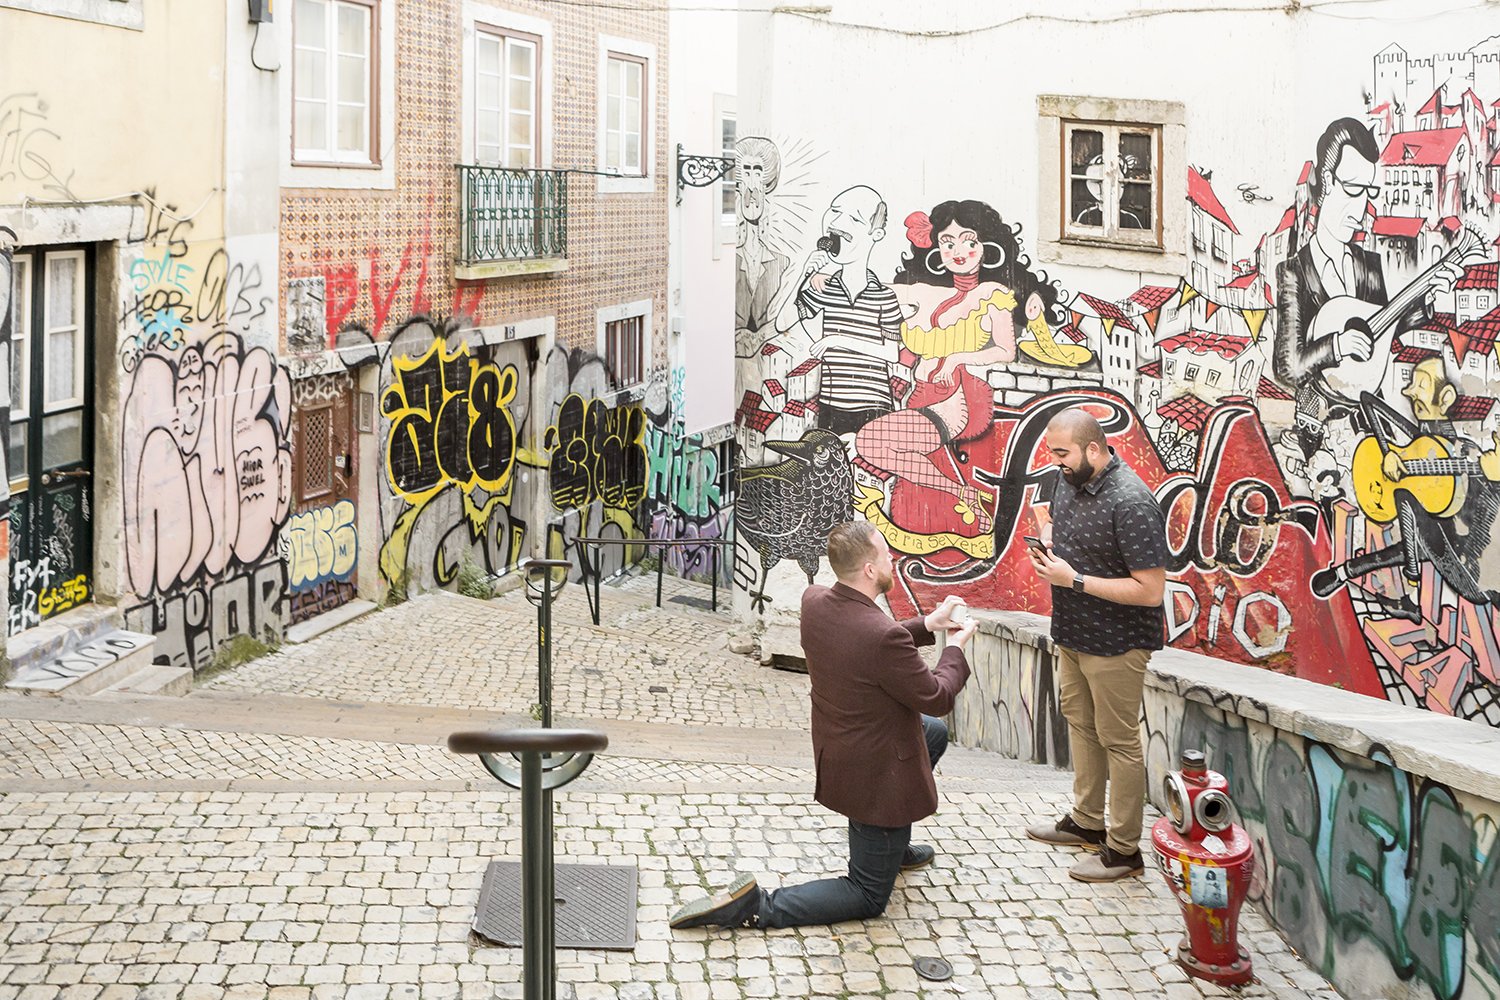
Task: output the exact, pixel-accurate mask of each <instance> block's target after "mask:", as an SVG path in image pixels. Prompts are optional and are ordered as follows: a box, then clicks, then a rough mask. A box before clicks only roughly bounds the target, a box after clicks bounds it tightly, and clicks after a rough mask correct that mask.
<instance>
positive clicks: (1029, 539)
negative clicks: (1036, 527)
mask: <svg viewBox="0 0 1500 1000" xmlns="http://www.w3.org/2000/svg"><path fill="white" fill-rule="evenodd" d="M1021 539H1022V540H1023V541H1024V542H1025V543H1026V544H1027V545H1028V546H1030V547H1031V548H1033V549H1036V550H1037V552H1039V553H1042V554H1043V555H1045V554H1046V552H1047V546H1045V545H1043V544H1042V540H1041V539H1040V538H1038V537H1036V536H1035V535H1022V536H1021Z"/></svg>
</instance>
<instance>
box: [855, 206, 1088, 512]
mask: <svg viewBox="0 0 1500 1000" xmlns="http://www.w3.org/2000/svg"><path fill="white" fill-rule="evenodd" d="M1019 233H1020V229H1019V227H1012V226H1009V225H1007V224H1006V223H1005V222H1004V221H1003V220H1001V218H1000V214H999V213H998V212H996V211H995V210H994V209H993V208H991V207H990V206H989V205H986V204H985V203H984V202H981V201H973V200H968V201H945V202H943V203H942V204H940V205H938V206H937V207H935V208H934V209H933V210H932V212H931V213H927V212H913V213H912V214H911V215H908V216H907V217H906V235H907V239H908V240H910V242H911V250H910V252H909V253H908V254H906V255H905V256H904V257H903V258H902V266H901V268H900V270H898V271H897V272H896V276H895V278H894V279H893V281H892V288H893V289H894V290H895V292H896V298H897V300H898V301H899V302H900V304H901V307H902V311H903V313H904V315H905V317H906V318H905V320H904V321H903V323H902V325H901V339H902V342H903V344H904V345H905V348H906V350H905V352H903V360H904V361H906V362H907V363H908V364H911V365H912V366H913V372H914V374H915V377H916V386H915V388H914V389H913V390H912V393H911V396H910V398H909V399H908V400H907V402H906V406H907V408H906V409H904V410H898V411H896V412H895V413H891V414H889V415H887V416H883V417H881V418H879V419H877V420H874V421H872V422H871V423H869V424H867V425H866V426H865V427H863V428H862V429H861V430H860V432H859V434H858V435H857V436H856V437H855V440H854V447H855V450H856V451H857V452H858V454H859V455H860V457H862V458H863V459H864V460H865V461H866V462H868V463H870V464H871V465H874V466H876V467H878V468H881V469H884V470H886V471H888V472H891V473H893V474H894V475H895V476H897V477H898V478H899V479H903V480H906V481H908V482H911V483H914V484H916V485H918V486H923V487H927V488H929V489H931V490H940V491H942V492H943V493H946V494H948V495H950V496H951V498H952V500H951V502H950V504H951V508H952V509H951V511H944V510H934V509H932V504H931V503H930V500H931V495H930V494H928V495H927V497H926V499H927V501H928V502H924V503H922V504H921V506H922V507H923V508H924V509H923V510H922V511H920V512H917V511H913V512H912V513H914V514H916V515H917V516H916V517H909V518H904V519H903V518H901V516H900V514H901V512H900V511H898V510H897V509H896V508H898V507H903V506H906V504H905V503H904V502H897V501H896V500H893V502H892V508H893V509H892V512H891V514H892V520H893V521H899V520H905V521H907V522H908V523H914V522H920V523H925V524H927V525H930V526H931V527H932V528H933V530H934V531H942V530H952V531H957V532H959V533H961V534H967V535H973V534H976V533H983V532H985V531H988V530H989V528H990V519H991V515H990V513H989V511H988V510H986V509H985V501H986V500H989V499H991V498H990V497H988V495H987V494H982V493H981V492H980V491H979V490H978V488H977V487H975V486H973V485H971V484H969V483H966V482H964V481H963V480H962V479H961V478H960V477H959V476H958V473H957V470H956V467H953V463H952V462H948V461H943V462H942V464H939V462H938V461H936V460H935V456H937V455H940V454H941V453H942V452H943V450H944V449H945V448H946V447H947V446H949V445H956V444H961V443H963V442H965V441H971V440H973V439H975V438H978V437H980V436H982V435H983V434H984V433H985V432H986V431H988V430H989V428H990V425H991V424H992V423H993V422H994V413H993V400H994V391H993V390H992V389H991V388H990V386H989V383H988V382H987V381H986V380H985V379H984V377H983V373H984V372H985V371H986V370H987V369H989V368H991V367H994V366H996V365H1003V364H1007V363H1009V362H1011V361H1014V360H1015V358H1016V346H1017V341H1018V339H1019V337H1020V334H1021V331H1023V330H1030V331H1031V333H1032V335H1033V337H1035V338H1036V339H1037V340H1041V339H1042V338H1043V337H1044V336H1045V338H1046V340H1047V341H1051V339H1052V338H1051V332H1050V330H1049V329H1048V320H1049V318H1050V319H1052V321H1053V322H1056V323H1058V324H1059V325H1060V324H1062V323H1064V322H1066V315H1065V313H1064V311H1063V310H1061V309H1060V307H1059V306H1058V304H1057V302H1058V289H1057V288H1056V287H1055V286H1054V285H1052V284H1050V283H1049V282H1048V281H1047V280H1046V275H1045V274H1040V275H1039V274H1035V273H1033V272H1032V271H1031V269H1030V261H1029V260H1027V259H1026V257H1024V256H1023V255H1022V254H1021V244H1020V239H1019ZM1030 344H1031V342H1030V341H1028V342H1027V345H1028V346H1029V345H1030ZM943 466H949V467H950V468H947V469H945V468H944V467H943ZM918 493H919V495H920V493H921V491H918Z"/></svg>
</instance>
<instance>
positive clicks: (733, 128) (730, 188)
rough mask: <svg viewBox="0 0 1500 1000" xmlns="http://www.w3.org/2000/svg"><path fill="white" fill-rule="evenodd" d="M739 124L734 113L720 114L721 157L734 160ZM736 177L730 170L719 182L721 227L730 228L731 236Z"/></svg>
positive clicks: (733, 222)
mask: <svg viewBox="0 0 1500 1000" xmlns="http://www.w3.org/2000/svg"><path fill="white" fill-rule="evenodd" d="M738 127H739V126H738V123H737V122H736V121H735V117H734V112H733V111H720V112H719V155H720V156H722V157H724V158H725V159H729V160H733V159H734V156H735V153H734V144H735V142H736V141H737V140H738V138H739V136H738ZM734 185H735V176H734V171H733V170H730V171H728V172H727V173H725V174H724V179H723V180H721V181H719V225H721V226H728V227H729V229H730V232H731V234H732V233H733V231H734V225H735V218H734V205H735V197H736V193H735V189H734Z"/></svg>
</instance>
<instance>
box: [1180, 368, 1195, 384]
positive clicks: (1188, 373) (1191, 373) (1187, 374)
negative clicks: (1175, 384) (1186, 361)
mask: <svg viewBox="0 0 1500 1000" xmlns="http://www.w3.org/2000/svg"><path fill="white" fill-rule="evenodd" d="M1182 377H1183V378H1184V379H1186V380H1187V381H1189V382H1191V381H1193V380H1194V379H1196V378H1197V377H1198V366H1197V365H1188V366H1187V369H1186V370H1185V371H1184V372H1183V373H1182Z"/></svg>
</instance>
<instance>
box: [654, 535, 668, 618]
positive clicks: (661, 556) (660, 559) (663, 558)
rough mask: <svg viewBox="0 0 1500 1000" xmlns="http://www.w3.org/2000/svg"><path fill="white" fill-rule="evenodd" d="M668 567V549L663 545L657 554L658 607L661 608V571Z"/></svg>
mask: <svg viewBox="0 0 1500 1000" xmlns="http://www.w3.org/2000/svg"><path fill="white" fill-rule="evenodd" d="M666 565H667V547H666V546H665V545H663V546H662V547H661V548H660V549H658V550H657V552H656V606H657V607H658V608H659V607H661V571H662V570H663V569H664V568H665V567H666Z"/></svg>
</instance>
